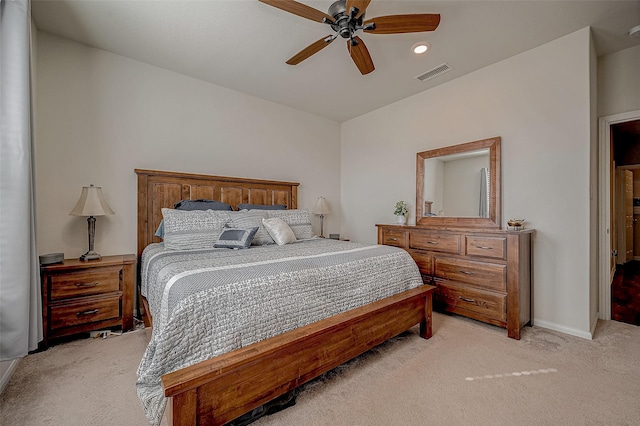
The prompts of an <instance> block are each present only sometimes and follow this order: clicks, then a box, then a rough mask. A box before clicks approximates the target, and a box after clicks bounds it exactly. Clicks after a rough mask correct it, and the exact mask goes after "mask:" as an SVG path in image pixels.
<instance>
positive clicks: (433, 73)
mask: <svg viewBox="0 0 640 426" xmlns="http://www.w3.org/2000/svg"><path fill="white" fill-rule="evenodd" d="M450 69H451V67H450V66H449V65H447V64H442V65H438V66H437V67H435V68H433V69H430V70H429V71H427V72H425V73H424V74H420V75H419V76H417V77H416V78H417V79H418V80H420V81H427V80H430V79H432V78H434V77H437V76H439V75H440V74H444V73H445V72H447V71H449V70H450Z"/></svg>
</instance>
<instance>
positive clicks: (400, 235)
mask: <svg viewBox="0 0 640 426" xmlns="http://www.w3.org/2000/svg"><path fill="white" fill-rule="evenodd" d="M382 244H384V245H386V246H396V247H402V248H404V247H405V246H406V244H405V232H404V231H399V230H395V229H385V230H384V232H383V233H382Z"/></svg>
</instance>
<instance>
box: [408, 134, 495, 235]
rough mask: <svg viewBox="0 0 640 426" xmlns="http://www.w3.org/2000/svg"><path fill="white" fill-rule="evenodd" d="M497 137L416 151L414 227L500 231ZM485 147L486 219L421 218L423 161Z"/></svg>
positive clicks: (454, 217)
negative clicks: (486, 160)
mask: <svg viewBox="0 0 640 426" xmlns="http://www.w3.org/2000/svg"><path fill="white" fill-rule="evenodd" d="M500 141H501V138H500V137H495V138H490V139H482V140H479V141H474V142H467V143H463V144H460V145H454V146H448V147H445V148H438V149H432V150H429V151H423V152H419V153H418V154H417V158H416V224H417V225H424V226H431V225H434V226H450V227H456V226H459V227H475V228H500V213H501V211H502V196H501V192H500V186H501V185H500V182H501V169H500ZM484 148H489V170H490V173H489V191H490V192H489V194H490V195H489V217H487V218H485V217H457V216H425V217H423V212H424V210H423V208H424V194H423V193H424V160H426V159H427V158H433V157H440V156H443V155H451V154H459V153H463V152H469V151H476V150H479V149H484Z"/></svg>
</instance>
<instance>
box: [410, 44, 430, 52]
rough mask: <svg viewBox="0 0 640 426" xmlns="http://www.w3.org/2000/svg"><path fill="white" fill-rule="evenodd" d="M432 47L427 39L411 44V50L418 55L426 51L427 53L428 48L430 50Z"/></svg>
mask: <svg viewBox="0 0 640 426" xmlns="http://www.w3.org/2000/svg"><path fill="white" fill-rule="evenodd" d="M430 47H431V46H430V45H429V43H427V42H426V41H421V42H419V43H416V44H414V45H413V46H411V51H412V52H413V53H415V54H416V55H422V54H424V53H427V50H429V48H430Z"/></svg>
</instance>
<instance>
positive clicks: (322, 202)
mask: <svg viewBox="0 0 640 426" xmlns="http://www.w3.org/2000/svg"><path fill="white" fill-rule="evenodd" d="M329 213H330V212H329V207H328V206H327V200H326V199H325V198H324V197H318V201H316V207H315V208H314V209H313V214H317V215H319V216H320V238H324V215H325V214H329Z"/></svg>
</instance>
